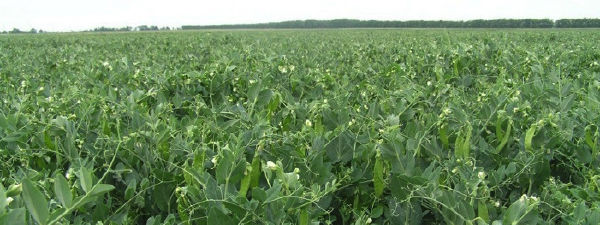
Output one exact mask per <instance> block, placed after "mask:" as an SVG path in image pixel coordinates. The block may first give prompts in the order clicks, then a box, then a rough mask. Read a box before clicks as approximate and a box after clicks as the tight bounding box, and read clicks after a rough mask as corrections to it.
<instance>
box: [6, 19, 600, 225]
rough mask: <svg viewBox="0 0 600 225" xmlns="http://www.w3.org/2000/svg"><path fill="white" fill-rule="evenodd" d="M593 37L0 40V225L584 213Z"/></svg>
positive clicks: (385, 33)
mask: <svg viewBox="0 0 600 225" xmlns="http://www.w3.org/2000/svg"><path fill="white" fill-rule="evenodd" d="M598 43H600V31H599V30H441V29H440V30H310V31H307V30H304V31H303V30H283V31H282V30H279V31H203V32H187V31H186V32H182V31H178V32H148V33H144V32H138V33H112V34H85V33H79V34H40V35H4V36H0V173H1V181H0V224H42V225H45V224H90V225H99V224H148V225H158V224H225V225H228V224H274V225H278V224H300V225H308V224H380V225H382V224H600V195H599V193H600V169H599V168H598V166H599V165H600V158H599V154H598V153H599V151H600V143H599V139H600V137H599V136H600V134H599V128H598V127H599V126H600V65H599V63H600V45H599V44H598Z"/></svg>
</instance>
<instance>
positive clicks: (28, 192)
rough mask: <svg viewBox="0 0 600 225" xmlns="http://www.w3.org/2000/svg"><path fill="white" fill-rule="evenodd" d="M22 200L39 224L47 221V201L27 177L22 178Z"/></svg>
mask: <svg viewBox="0 0 600 225" xmlns="http://www.w3.org/2000/svg"><path fill="white" fill-rule="evenodd" d="M22 183H23V193H22V196H23V201H25V206H27V209H28V210H29V213H31V215H32V216H33V218H34V219H35V220H36V221H37V222H38V223H39V224H42V225H44V224H46V223H47V221H48V201H47V200H46V198H44V195H43V194H42V192H40V191H39V190H38V189H37V188H36V187H35V186H34V184H33V183H31V181H30V180H29V179H23V181H22Z"/></svg>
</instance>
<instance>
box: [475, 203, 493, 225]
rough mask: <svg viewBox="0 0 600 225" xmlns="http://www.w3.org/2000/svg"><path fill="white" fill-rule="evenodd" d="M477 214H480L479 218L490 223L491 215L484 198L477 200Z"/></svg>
mask: <svg viewBox="0 0 600 225" xmlns="http://www.w3.org/2000/svg"><path fill="white" fill-rule="evenodd" d="M477 216H479V218H481V219H482V220H483V221H484V222H485V223H487V224H489V223H490V215H489V213H488V208H487V205H486V204H485V201H484V200H479V201H477Z"/></svg>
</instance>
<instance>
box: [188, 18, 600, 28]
mask: <svg viewBox="0 0 600 225" xmlns="http://www.w3.org/2000/svg"><path fill="white" fill-rule="evenodd" d="M553 27H555V28H590V27H600V19H561V20H557V21H552V20H550V19H496V20H467V21H447V20H411V21H381V20H353V19H336V20H293V21H283V22H272V23H258V24H232V25H207V26H193V25H186V26H182V27H181V28H182V29H183V30H195V29H280V28H291V29H310V28H553Z"/></svg>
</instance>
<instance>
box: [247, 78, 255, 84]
mask: <svg viewBox="0 0 600 225" xmlns="http://www.w3.org/2000/svg"><path fill="white" fill-rule="evenodd" d="M248 82H250V84H254V83H256V80H253V79H251V80H248Z"/></svg>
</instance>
